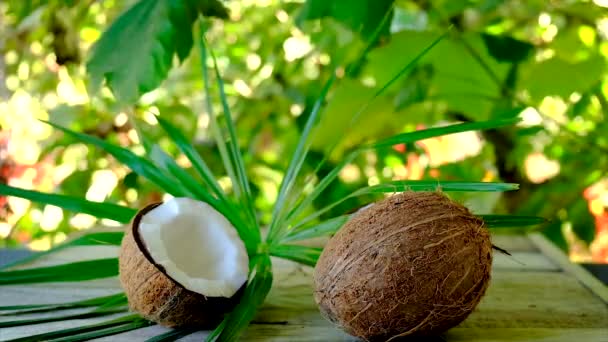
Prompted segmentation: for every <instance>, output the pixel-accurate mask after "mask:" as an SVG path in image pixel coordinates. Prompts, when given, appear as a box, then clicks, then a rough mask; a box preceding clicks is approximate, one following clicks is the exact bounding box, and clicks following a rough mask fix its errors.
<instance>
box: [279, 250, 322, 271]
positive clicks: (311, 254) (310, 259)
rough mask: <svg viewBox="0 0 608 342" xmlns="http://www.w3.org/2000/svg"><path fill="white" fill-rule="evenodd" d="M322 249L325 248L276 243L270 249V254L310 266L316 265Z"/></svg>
mask: <svg viewBox="0 0 608 342" xmlns="http://www.w3.org/2000/svg"><path fill="white" fill-rule="evenodd" d="M322 251H323V248H320V247H307V246H300V245H275V246H272V248H271V249H270V254H271V255H273V256H276V257H279V258H283V259H288V260H293V261H295V262H298V263H300V264H304V265H307V266H310V267H315V265H316V264H317V260H319V256H321V252H322Z"/></svg>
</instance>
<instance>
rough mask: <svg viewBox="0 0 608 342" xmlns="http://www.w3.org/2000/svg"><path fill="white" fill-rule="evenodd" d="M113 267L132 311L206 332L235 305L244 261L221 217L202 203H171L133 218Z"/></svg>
mask: <svg viewBox="0 0 608 342" xmlns="http://www.w3.org/2000/svg"><path fill="white" fill-rule="evenodd" d="M119 268H120V276H119V278H120V283H121V285H122V287H123V288H124V290H125V293H126V296H127V299H128V302H129V308H130V309H131V310H132V311H135V312H137V313H139V314H141V315H142V316H143V317H145V318H146V319H149V320H151V321H154V322H156V323H159V324H161V325H163V326H167V327H177V326H196V327H203V328H209V327H212V326H214V325H216V324H217V323H219V321H221V319H222V316H223V314H224V313H226V312H228V311H230V310H231V309H232V308H233V307H234V306H235V305H236V304H237V302H238V300H239V296H240V294H241V293H242V292H243V289H244V287H245V283H246V281H247V276H248V271H249V259H248V256H247V251H246V249H245V246H244V244H243V242H242V240H241V239H240V238H239V235H238V233H237V231H236V229H235V228H234V227H233V226H232V225H231V224H230V222H229V221H228V220H227V219H226V218H225V217H224V216H222V215H221V214H220V213H219V212H217V211H216V210H215V209H213V208H212V207H211V206H209V205H208V204H207V203H204V202H199V201H196V200H193V199H189V198H173V199H171V200H169V201H166V202H164V203H156V204H152V205H149V206H147V207H146V208H144V209H142V210H141V211H140V212H139V213H138V214H137V215H136V216H135V219H134V220H133V224H132V226H131V228H130V229H128V230H127V232H126V234H125V237H124V238H123V241H122V244H121V249H120V255H119Z"/></svg>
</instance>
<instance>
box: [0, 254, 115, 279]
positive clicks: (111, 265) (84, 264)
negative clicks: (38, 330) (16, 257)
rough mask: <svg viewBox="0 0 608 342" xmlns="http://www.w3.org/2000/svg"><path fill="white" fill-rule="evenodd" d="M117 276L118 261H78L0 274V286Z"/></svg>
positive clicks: (109, 259) (110, 259)
mask: <svg viewBox="0 0 608 342" xmlns="http://www.w3.org/2000/svg"><path fill="white" fill-rule="evenodd" d="M116 275H118V259H117V258H108V259H96V260H87V261H78V262H73V263H69V264H62V265H57V266H47V267H37V268H28V269H24V270H15V271H3V272H0V285H10V284H29V283H50V282H64V281H83V280H92V279H99V278H107V277H113V276H116Z"/></svg>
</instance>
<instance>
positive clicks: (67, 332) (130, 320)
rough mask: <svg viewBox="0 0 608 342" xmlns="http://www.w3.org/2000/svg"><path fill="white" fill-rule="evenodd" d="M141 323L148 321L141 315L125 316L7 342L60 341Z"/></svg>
mask: <svg viewBox="0 0 608 342" xmlns="http://www.w3.org/2000/svg"><path fill="white" fill-rule="evenodd" d="M139 322H146V321H145V320H143V319H142V318H141V317H139V315H135V314H133V315H128V316H123V317H119V318H116V319H112V320H109V321H105V322H101V323H96V324H91V325H84V326H79V327H75V328H68V329H61V330H56V331H51V332H46V333H42V334H36V335H31V336H26V337H20V338H16V339H12V340H8V341H5V342H37V341H49V340H53V339H59V338H62V337H66V336H74V335H78V334H82V333H86V332H94V331H102V330H104V329H107V328H111V327H120V326H132V325H135V323H139ZM146 323H147V322H146ZM140 324H143V323H140ZM137 327H138V328H141V327H143V326H141V325H139V326H137ZM135 329H137V328H135Z"/></svg>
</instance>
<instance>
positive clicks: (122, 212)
mask: <svg viewBox="0 0 608 342" xmlns="http://www.w3.org/2000/svg"><path fill="white" fill-rule="evenodd" d="M0 195H2V196H14V197H19V198H24V199H27V200H30V201H32V202H36V203H41V204H50V205H54V206H57V207H60V208H63V209H65V210H68V211H73V212H76V213H83V214H89V215H93V216H96V217H98V218H106V219H110V220H114V221H118V222H121V223H127V222H129V221H131V219H132V218H133V216H135V213H136V210H134V209H131V208H128V207H124V206H122V205H118V204H113V203H108V202H93V201H89V200H86V199H84V198H82V197H74V196H68V195H60V194H48V193H44V192H39V191H35V190H27V189H21V188H15V187H12V186H10V185H6V184H0Z"/></svg>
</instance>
